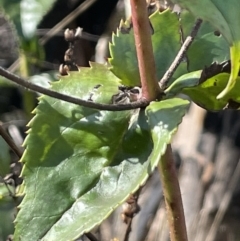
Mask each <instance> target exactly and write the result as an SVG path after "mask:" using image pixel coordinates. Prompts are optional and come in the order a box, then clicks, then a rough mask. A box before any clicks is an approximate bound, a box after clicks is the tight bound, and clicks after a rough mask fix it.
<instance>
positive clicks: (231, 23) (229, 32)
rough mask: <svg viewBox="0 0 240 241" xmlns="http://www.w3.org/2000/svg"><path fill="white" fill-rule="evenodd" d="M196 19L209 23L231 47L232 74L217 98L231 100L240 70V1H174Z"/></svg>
mask: <svg viewBox="0 0 240 241" xmlns="http://www.w3.org/2000/svg"><path fill="white" fill-rule="evenodd" d="M173 2H175V3H178V4H179V5H180V6H182V7H183V8H186V9H188V10H189V11H190V12H191V13H192V14H193V15H194V16H195V17H198V18H201V19H203V20H205V21H208V22H209V23H210V24H211V25H212V26H213V27H214V28H216V29H217V30H219V31H220V33H222V35H223V36H224V37H225V39H226V40H227V42H228V44H229V46H230V56H231V74H230V76H229V80H228V82H227V84H226V87H225V88H224V89H223V91H222V92H221V93H219V95H218V96H217V98H220V99H221V98H224V99H225V100H226V99H228V98H231V95H232V91H234V90H233V89H234V88H235V85H236V80H237V78H238V72H239V68H240V28H239V23H240V1H239V0H228V1H226V0H202V1H192V0H174V1H173Z"/></svg>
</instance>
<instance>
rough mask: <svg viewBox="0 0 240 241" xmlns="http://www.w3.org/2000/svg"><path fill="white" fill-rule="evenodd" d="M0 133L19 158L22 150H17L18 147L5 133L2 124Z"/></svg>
mask: <svg viewBox="0 0 240 241" xmlns="http://www.w3.org/2000/svg"><path fill="white" fill-rule="evenodd" d="M0 135H1V136H2V138H3V139H4V140H5V141H6V143H7V144H8V145H9V146H10V148H11V149H12V150H13V151H14V153H15V154H16V155H17V156H18V157H19V158H21V157H22V154H23V153H22V151H21V150H19V148H18V147H17V146H16V144H15V143H14V141H13V140H12V138H11V137H10V136H9V135H8V134H7V133H6V131H5V130H4V128H3V127H2V125H1V124H0Z"/></svg>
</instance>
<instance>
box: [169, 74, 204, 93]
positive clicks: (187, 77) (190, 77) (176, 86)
mask: <svg viewBox="0 0 240 241" xmlns="http://www.w3.org/2000/svg"><path fill="white" fill-rule="evenodd" d="M201 74H202V71H201V70H199V71H194V72H191V73H187V74H184V75H182V76H181V77H179V78H178V79H176V80H175V81H174V82H173V83H172V84H171V85H170V86H169V87H168V88H167V89H166V90H165V91H164V93H165V94H166V96H165V98H172V97H173V96H175V95H177V94H180V93H181V92H182V90H183V89H184V88H189V87H194V86H197V85H198V84H199V79H200V77H201Z"/></svg>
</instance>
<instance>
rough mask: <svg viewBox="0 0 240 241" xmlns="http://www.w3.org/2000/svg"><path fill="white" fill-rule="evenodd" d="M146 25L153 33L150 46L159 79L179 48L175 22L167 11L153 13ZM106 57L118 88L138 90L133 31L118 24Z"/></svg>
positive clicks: (127, 26) (126, 25) (138, 81)
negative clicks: (109, 55) (120, 81)
mask: <svg viewBox="0 0 240 241" xmlns="http://www.w3.org/2000/svg"><path fill="white" fill-rule="evenodd" d="M150 21H151V24H152V27H153V29H154V33H153V35H152V44H153V53H154V58H155V62H156V69H157V77H158V79H160V78H161V77H162V76H163V75H164V73H165V72H166V70H167V69H168V67H169V66H170V64H171V63H172V61H173V60H174V58H175V56H176V55H177V53H178V50H179V49H180V47H181V45H180V34H179V22H178V18H177V15H176V14H175V13H172V12H171V11H169V10H166V11H164V12H162V13H160V12H158V11H157V12H155V13H154V14H153V15H151V16H150ZM149 27H150V26H149ZM110 53H111V58H110V59H109V62H110V64H111V65H112V67H111V71H112V72H113V73H114V74H115V75H116V76H117V77H119V78H120V79H121V80H122V84H123V85H126V86H140V76H139V71H138V62H137V56H136V47H135V43H134V36H133V29H132V28H131V25H130V23H129V22H126V23H121V24H120V27H119V29H118V30H117V34H116V35H115V34H113V37H112V44H110Z"/></svg>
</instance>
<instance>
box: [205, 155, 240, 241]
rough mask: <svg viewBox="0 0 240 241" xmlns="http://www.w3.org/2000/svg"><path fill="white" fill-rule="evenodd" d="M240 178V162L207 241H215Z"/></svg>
mask: <svg viewBox="0 0 240 241" xmlns="http://www.w3.org/2000/svg"><path fill="white" fill-rule="evenodd" d="M239 176H240V160H239V161H238V164H237V167H236V169H235V171H234V174H233V176H232V178H231V180H230V183H229V185H228V187H227V188H226V192H225V194H224V196H223V199H222V201H221V203H220V207H219V209H218V211H217V214H216V216H215V218H214V221H213V224H212V226H211V228H210V231H209V232H208V235H207V238H206V241H213V240H215V237H216V234H217V231H218V230H219V225H220V224H221V222H222V220H223V217H224V215H225V213H226V211H227V209H228V207H229V204H230V201H231V199H232V195H233V192H234V190H235V188H236V186H237V184H238V181H239Z"/></svg>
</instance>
